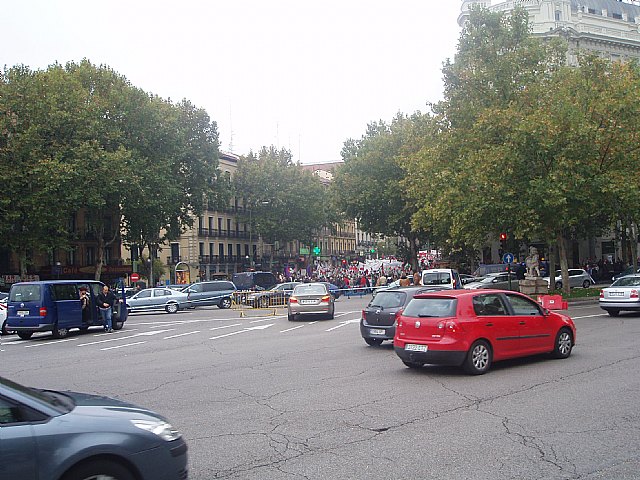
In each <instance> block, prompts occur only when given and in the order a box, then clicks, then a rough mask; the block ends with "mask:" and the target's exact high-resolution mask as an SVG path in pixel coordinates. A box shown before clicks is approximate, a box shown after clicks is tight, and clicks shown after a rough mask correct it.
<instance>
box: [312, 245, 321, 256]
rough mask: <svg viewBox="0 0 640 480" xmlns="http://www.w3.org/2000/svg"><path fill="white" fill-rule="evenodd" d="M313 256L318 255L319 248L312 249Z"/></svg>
mask: <svg viewBox="0 0 640 480" xmlns="http://www.w3.org/2000/svg"><path fill="white" fill-rule="evenodd" d="M313 254H314V255H320V247H313Z"/></svg>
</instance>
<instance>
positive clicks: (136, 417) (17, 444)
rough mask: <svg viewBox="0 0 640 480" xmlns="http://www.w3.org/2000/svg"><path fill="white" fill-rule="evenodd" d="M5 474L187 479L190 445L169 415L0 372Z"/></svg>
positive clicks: (76, 479) (55, 479)
mask: <svg viewBox="0 0 640 480" xmlns="http://www.w3.org/2000/svg"><path fill="white" fill-rule="evenodd" d="M0 445H1V452H2V462H1V463H0V478H2V479H15V480H17V479H20V480H60V479H62V480H68V479H69V480H93V479H102V478H104V479H112V480H137V479H143V478H144V479H147V478H148V479H153V480H183V479H186V478H187V477H188V475H189V473H188V469H187V444H186V443H185V441H184V440H183V439H182V435H180V433H179V432H178V431H177V430H176V429H175V428H174V427H172V426H171V425H170V424H169V423H168V422H167V421H166V419H164V418H163V417H162V416H160V415H158V414H157V413H154V412H152V411H151V410H147V409H144V408H141V407H137V406H135V405H131V404H129V403H125V402H122V401H120V400H115V399H111V398H108V397H100V396H96V395H88V394H83V393H75V392H57V391H52V390H36V389H32V388H28V387H24V386H22V385H19V384H17V383H14V382H12V381H10V380H7V379H5V378H2V377H0Z"/></svg>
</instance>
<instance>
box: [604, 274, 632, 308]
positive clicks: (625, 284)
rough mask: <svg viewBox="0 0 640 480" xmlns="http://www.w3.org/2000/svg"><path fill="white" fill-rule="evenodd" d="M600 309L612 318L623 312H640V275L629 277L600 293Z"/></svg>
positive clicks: (622, 278) (621, 279)
mask: <svg viewBox="0 0 640 480" xmlns="http://www.w3.org/2000/svg"><path fill="white" fill-rule="evenodd" d="M600 308H602V309H603V310H606V311H607V313H608V314H609V315H611V316H612V317H617V316H618V314H619V313H620V311H622V310H631V311H640V275H638V274H635V275H627V276H625V277H621V278H619V279H618V280H616V281H615V282H613V283H612V284H611V286H610V287H607V288H603V289H602V290H601V291H600Z"/></svg>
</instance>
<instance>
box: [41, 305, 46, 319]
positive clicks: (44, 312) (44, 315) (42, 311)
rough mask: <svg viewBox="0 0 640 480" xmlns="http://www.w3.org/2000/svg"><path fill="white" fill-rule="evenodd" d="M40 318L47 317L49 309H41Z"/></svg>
mask: <svg viewBox="0 0 640 480" xmlns="http://www.w3.org/2000/svg"><path fill="white" fill-rule="evenodd" d="M40 316H41V317H46V316H47V307H40Z"/></svg>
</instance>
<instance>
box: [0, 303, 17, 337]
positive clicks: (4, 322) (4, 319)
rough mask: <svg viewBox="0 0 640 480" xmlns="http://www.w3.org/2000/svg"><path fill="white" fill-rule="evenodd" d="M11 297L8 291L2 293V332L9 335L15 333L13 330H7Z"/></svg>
mask: <svg viewBox="0 0 640 480" xmlns="http://www.w3.org/2000/svg"><path fill="white" fill-rule="evenodd" d="M8 298H9V294H8V293H0V325H1V326H2V329H1V330H0V333H1V334H2V335H9V334H11V333H14V332H13V331H9V330H7V300H8Z"/></svg>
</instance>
